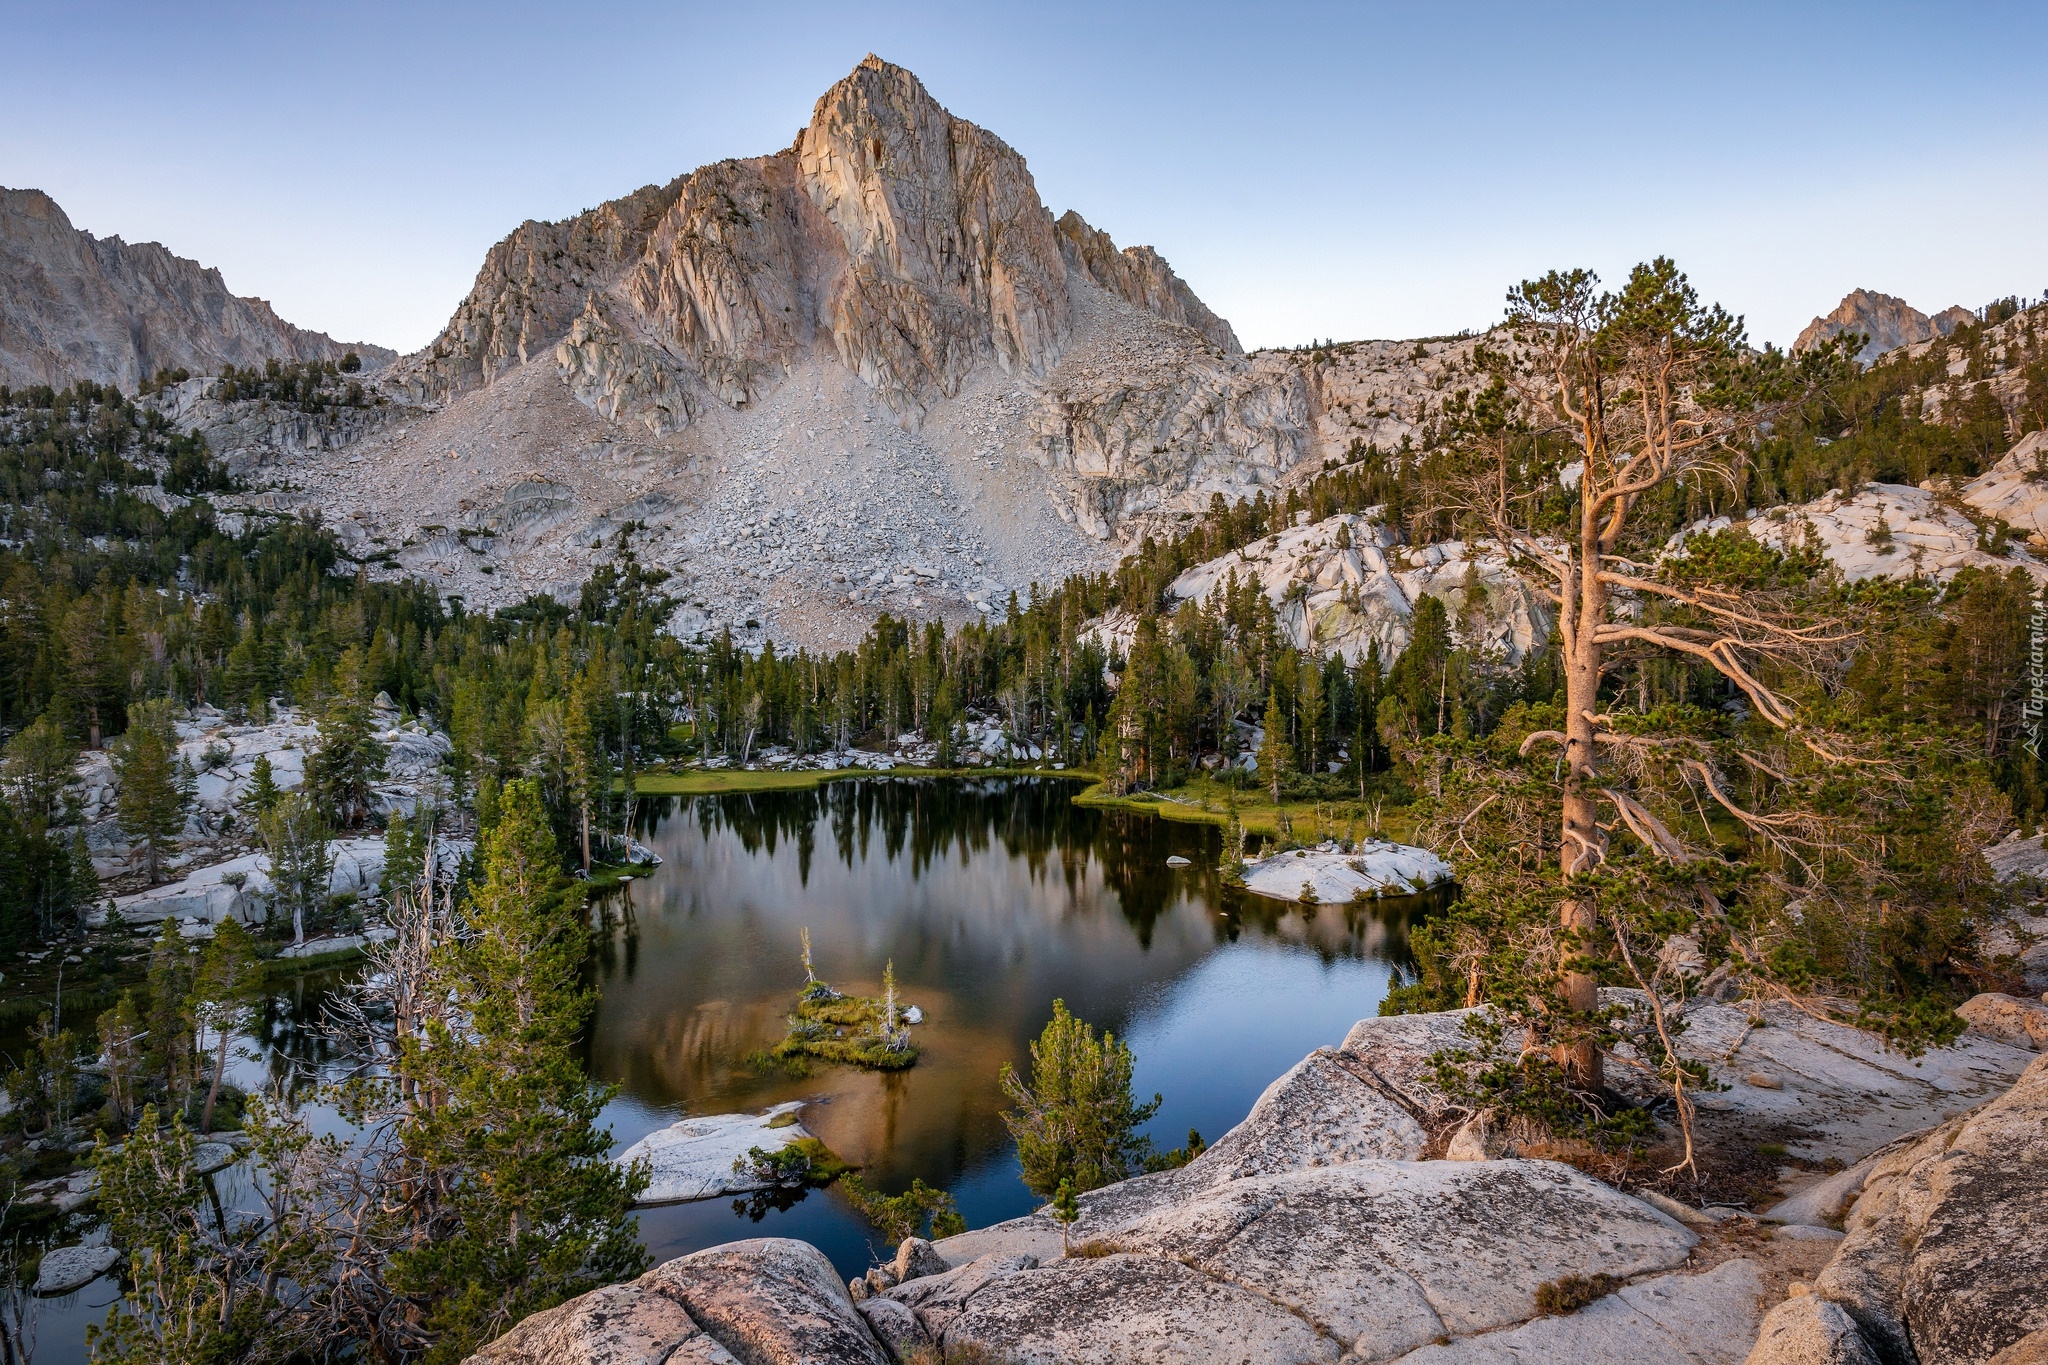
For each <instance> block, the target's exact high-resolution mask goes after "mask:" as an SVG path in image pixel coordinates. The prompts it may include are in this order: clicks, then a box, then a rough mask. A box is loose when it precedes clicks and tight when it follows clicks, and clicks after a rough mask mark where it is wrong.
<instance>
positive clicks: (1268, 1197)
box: [970, 1161, 1698, 1355]
mask: <svg viewBox="0 0 2048 1365" xmlns="http://www.w3.org/2000/svg"><path fill="white" fill-rule="evenodd" d="M1091 1234H1092V1235H1094V1236H1097V1237H1101V1238H1103V1239H1105V1240H1107V1241H1109V1242H1111V1243H1112V1244H1114V1245H1116V1246H1119V1247H1123V1248H1126V1249H1128V1250H1132V1251H1140V1250H1142V1251H1145V1252H1149V1253H1150V1254H1152V1255H1155V1256H1161V1257H1166V1258H1169V1259H1172V1260H1175V1261H1180V1262H1183V1263H1185V1264H1188V1265H1192V1266H1195V1267H1197V1268H1199V1269H1201V1270H1203V1271H1205V1272H1206V1273H1208V1274H1209V1275H1211V1276H1214V1277H1216V1278H1217V1279H1220V1280H1224V1281H1227V1282H1229V1283H1232V1284H1236V1285H1240V1286H1242V1287H1244V1288H1246V1289H1249V1290H1252V1291H1253V1292H1255V1293H1257V1294H1259V1295H1261V1296H1263V1297H1265V1298H1268V1299H1271V1300H1272V1301H1274V1302H1276V1303H1281V1304H1284V1305H1286V1306H1287V1307H1289V1308H1290V1309H1292V1310H1294V1311H1295V1312H1298V1313H1300V1314H1302V1315H1303V1316H1305V1317H1306V1318H1308V1320H1309V1321H1311V1322H1313V1323H1314V1324H1316V1326H1317V1328H1318V1329H1319V1330H1321V1331H1324V1332H1327V1333H1330V1334H1331V1335H1334V1336H1336V1337H1337V1338H1339V1339H1340V1340H1342V1341H1344V1342H1345V1343H1346V1344H1347V1345H1348V1346H1349V1347H1350V1348H1351V1349H1352V1350H1354V1351H1357V1352H1359V1353H1360V1354H1369V1353H1370V1354H1377V1355H1391V1354H1395V1353H1398V1352H1399V1351H1404V1350H1410V1349H1413V1348H1415V1347H1418V1346H1421V1345H1424V1344H1426V1343H1428V1342H1430V1341H1433V1340H1435V1339H1436V1338H1437V1337H1439V1336H1441V1335H1444V1334H1446V1333H1448V1334H1450V1335H1453V1336H1462V1335H1467V1334H1470V1333H1473V1332H1484V1331H1491V1330H1493V1329H1496V1328H1499V1327H1503V1326H1507V1325H1509V1324H1512V1323H1516V1322H1520V1321H1522V1320H1523V1319H1525V1318H1527V1317H1529V1316H1530V1315H1531V1314H1532V1313H1533V1312H1535V1296H1536V1290H1537V1287H1538V1286H1539V1285H1541V1284H1543V1283H1544V1282H1546V1281H1548V1280H1554V1279H1557V1278H1559V1277H1560V1276H1564V1275H1594V1274H1603V1273H1604V1274H1609V1275H1614V1276H1617V1277H1626V1276H1631V1275H1640V1274H1645V1273H1649V1272H1654V1271H1659V1270H1669V1269H1671V1268H1673V1267H1675V1266H1678V1265H1681V1264H1683V1263H1684V1261H1685V1259H1686V1257H1687V1255H1688V1254H1689V1253H1690V1251H1691V1249H1692V1247H1693V1245H1694V1243H1695V1242H1696V1241H1697V1240H1698V1239H1697V1238H1696V1237H1695V1236H1694V1235H1693V1234H1692V1233H1690V1232H1688V1231H1686V1230H1685V1228H1683V1227H1681V1226H1680V1225H1679V1224H1678V1223H1677V1222H1675V1221H1674V1220H1672V1219H1670V1218H1668V1217H1666V1216H1664V1215H1663V1214H1661V1213H1659V1212H1657V1211H1656V1210H1654V1209H1651V1208H1650V1207H1648V1206H1647V1205H1645V1204H1643V1203H1641V1202H1640V1201H1638V1200H1634V1199H1631V1198H1629V1197H1628V1196H1626V1195H1624V1194H1621V1193H1619V1192H1618V1191H1616V1190H1614V1189H1611V1188H1610V1187H1608V1186H1606V1185H1603V1184H1601V1183H1600V1182H1599V1181H1597V1180H1594V1179H1592V1178H1591V1177H1590V1176H1587V1175H1584V1174H1583V1173H1581V1172H1579V1171H1576V1170H1573V1169H1572V1168H1571V1167H1569V1166H1565V1165H1562V1164H1560V1163H1557V1162H1550V1161H1478V1162H1447V1161H1420V1162H1418V1161H1359V1162H1353V1163H1350V1164H1347V1165H1343V1166H1333V1167H1329V1168H1326V1169H1313V1170H1304V1171H1293V1172H1289V1173H1287V1174H1285V1175H1275V1176H1262V1177H1257V1178H1253V1179H1248V1180H1237V1181H1232V1182H1230V1183H1228V1184H1224V1185H1219V1186H1216V1187H1214V1188H1212V1189H1209V1190H1205V1191H1203V1192H1202V1193H1200V1194H1197V1195H1195V1196H1193V1197H1191V1198H1188V1199H1185V1200H1183V1201H1181V1202H1178V1203H1176V1204H1174V1205H1172V1206H1170V1207H1167V1208H1163V1209H1160V1210H1158V1211H1156V1212H1154V1213H1151V1214H1149V1215H1147V1216H1145V1217H1142V1218H1139V1219H1137V1220H1134V1221H1133V1222H1131V1223H1128V1224H1125V1225H1123V1226H1121V1227H1107V1228H1099V1229H1091ZM971 1307H972V1305H971V1304H970V1308H971Z"/></svg>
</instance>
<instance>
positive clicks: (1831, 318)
mask: <svg viewBox="0 0 2048 1365" xmlns="http://www.w3.org/2000/svg"><path fill="white" fill-rule="evenodd" d="M1975 317H1976V314H1974V313H1972V312H1971V311H1970V310H1969V309H1967V308H1963V307H1960V306H1956V307H1951V308H1945V309H1943V310H1942V311H1941V312H1939V313H1936V314H1934V315H1933V316H1931V317H1930V316H1929V315H1928V314H1926V313H1923V312H1921V311H1920V310H1919V309H1917V308H1915V307H1913V306H1912V305H1911V304H1909V303H1907V302H1906V301H1905V300H1904V299H1902V298H1897V297H1895V296H1893V295H1891V294H1880V293H1877V292H1876V291H1874V290H1870V289H1853V290H1851V291H1850V292H1849V293H1848V294H1846V295H1845V296H1843V299H1842V301H1841V303H1839V304H1837V305H1836V306H1835V311H1834V312H1832V313H1829V314H1827V315H1826V316H1825V317H1817V318H1815V319H1814V320H1813V321H1812V322H1810V323H1808V324H1807V325H1806V330H1804V331H1802V332H1801V333H1800V334H1799V339H1798V340H1797V341H1794V342H1793V343H1792V349H1793V350H1794V351H1807V350H1811V349H1813V348H1814V347H1815V346H1818V345H1820V344H1821V343H1822V342H1825V341H1831V340H1833V339H1834V338H1835V337H1838V336H1840V335H1842V333H1844V332H1858V333H1861V334H1862V335H1863V336H1865V337H1867V338H1869V340H1868V342H1867V343H1866V344H1865V345H1864V347H1863V349H1862V350H1861V351H1858V352H1857V353H1856V358H1857V359H1858V360H1860V361H1862V362H1863V363H1864V364H1866V365H1867V364H1869V363H1870V362H1871V361H1873V360H1875V359H1877V358H1878V357H1879V356H1881V355H1883V354H1884V353H1885V352H1886V351H1890V350H1895V349H1897V348H1898V347H1900V346H1911V345H1915V344H1916V343H1919V342H1922V341H1927V340H1929V339H1930V338H1933V337H1937V336H1947V335H1948V334H1949V333H1951V332H1953V331H1955V329H1956V328H1957V327H1959V326H1961V325H1962V324H1963V323H1965V322H1970V321H1973V320H1974V319H1975Z"/></svg>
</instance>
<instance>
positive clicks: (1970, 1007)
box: [1956, 991, 2048, 1052]
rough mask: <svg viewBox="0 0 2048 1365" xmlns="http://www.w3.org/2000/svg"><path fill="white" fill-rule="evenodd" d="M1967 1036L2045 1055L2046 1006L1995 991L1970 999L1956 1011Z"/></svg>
mask: <svg viewBox="0 0 2048 1365" xmlns="http://www.w3.org/2000/svg"><path fill="white" fill-rule="evenodd" d="M1956 1013H1957V1014H1960V1015H1961V1016H1963V1020H1964V1022H1965V1023H1967V1024H1969V1026H1970V1032H1972V1033H1975V1034H1978V1035H1980V1036H1982V1037H1985V1038H1990V1039H1993V1040H1994V1041H1997V1042H2001V1043H2006V1044H2009V1045H2011V1046H2013V1047H2023V1048H2026V1049H2028V1050H2029V1051H2033V1052H2048V1004H2043V1003H2042V1002H2041V1001H2039V1000H2021V999H2019V998H2018V997H2016V996H2011V995H2005V994H2002V993H2000V992H1997V991H1986V992H1985V993H1984V994H1982V995H1977V996H1972V997H1971V998H1970V999H1968V1000H1966V1001H1964V1002H1963V1003H1962V1004H1961V1005H1958V1006H1957V1007H1956Z"/></svg>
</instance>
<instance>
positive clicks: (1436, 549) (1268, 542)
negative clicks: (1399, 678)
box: [1168, 511, 1550, 666]
mask: <svg viewBox="0 0 2048 1365" xmlns="http://www.w3.org/2000/svg"><path fill="white" fill-rule="evenodd" d="M1233 578H1234V579H1235V581H1236V582H1238V583H1241V584H1242V583H1251V584H1255V585H1256V586H1257V588H1258V590H1259V591H1260V592H1262V593H1264V594H1265V597H1266V600H1267V601H1269V602H1271V603H1272V604H1273V607H1274V610H1275V611H1276V612H1277V614H1278V615H1279V618H1280V628H1281V630H1282V631H1283V632H1284V633H1285V634H1286V636H1287V638H1288V639H1289V641H1290V642H1292V643H1293V644H1294V646H1295V647H1296V648H1297V649H1302V650H1313V651H1314V652H1316V653H1319V654H1325V655H1328V654H1332V653H1335V654H1339V655H1341V656H1343V658H1344V660H1345V662H1347V663H1356V662H1357V661H1358V660H1360V659H1362V658H1364V657H1365V655H1366V654H1367V652H1368V651H1370V650H1371V649H1372V648H1373V647H1374V646H1378V648H1379V656H1380V659H1381V662H1382V665H1383V666H1384V665H1389V664H1391V663H1392V661H1393V660H1394V659H1395V658H1397V657H1399V655H1400V653H1401V651H1402V650H1404V649H1406V648H1407V647H1408V640H1409V636H1410V632H1411V622H1412V620H1413V617H1414V614H1415V605H1416V604H1417V603H1418V602H1420V601H1421V600H1422V599H1423V597H1425V596H1429V597H1435V598H1437V599H1439V600H1440V601H1442V602H1443V604H1444V607H1445V611H1446V614H1447V616H1448V617H1449V619H1450V621H1451V623H1452V625H1453V627H1454V628H1455V629H1456V630H1457V631H1458V633H1459V634H1460V636H1461V637H1462V638H1463V639H1464V640H1465V641H1467V642H1468V643H1469V644H1470V645H1472V646H1473V647H1476V648H1478V649H1481V650H1484V651H1488V652H1490V653H1492V654H1494V655H1495V656H1496V657H1497V658H1499V659H1500V660H1502V661H1503V662H1507V663H1513V662H1515V661H1517V660H1519V659H1520V658H1521V657H1522V656H1523V655H1524V654H1526V653H1528V652H1529V651H1530V650H1531V649H1533V648H1535V647H1536V646H1537V645H1539V644H1541V643H1542V641H1543V639H1544V638H1545V637H1546V636H1547V635H1548V634H1549V633H1550V610H1549V608H1548V606H1547V605H1546V604H1545V603H1544V602H1543V600H1542V599H1541V598H1540V597H1538V596H1537V595H1536V594H1535V593H1534V592H1532V591H1531V590H1530V589H1529V587H1528V585H1527V584H1526V583H1524V582H1523V580H1522V578H1521V575H1519V574H1518V573H1516V572H1515V570H1514V568H1513V567H1512V565H1510V563H1509V562H1508V557H1507V556H1506V555H1505V554H1503V553H1501V551H1500V549H1499V547H1498V546H1495V545H1494V544H1492V543H1491V542H1487V541H1471V542H1466V541H1457V540H1452V541H1443V542H1440V543H1438V544H1435V545H1423V546H1404V545H1402V544H1400V543H1399V537H1398V533H1397V532H1396V531H1395V530H1394V528H1392V527H1389V526H1387V525H1385V524H1384V523H1383V522H1381V521H1380V520H1379V518H1378V516H1377V515H1376V514H1375V512H1372V511H1367V512H1363V513H1340V514H1339V515H1337V516H1333V517H1326V518H1324V519H1323V520H1322V521H1318V522H1306V523H1304V524H1302V525H1298V526H1291V527H1289V528H1287V529H1286V530H1284V531H1281V532H1279V533H1277V534H1275V535H1270V536H1266V537H1264V538H1262V539H1260V540H1256V541H1254V542H1252V543H1251V544H1250V545H1247V546H1245V547H1244V548H1243V549H1241V550H1233V551H1231V552H1230V553H1229V554H1226V555H1220V556H1218V557H1217V558H1215V559H1211V560H1207V561H1205V562H1204V563H1201V564H1197V565H1195V566H1194V567H1193V568H1191V569H1188V570H1186V571H1184V572H1183V573H1182V574H1181V575H1180V577H1178V578H1176V579H1174V580H1173V583H1172V584H1171V585H1170V586H1169V588H1168V592H1169V593H1171V594H1172V596H1173V597H1174V598H1176V599H1178V600H1179V601H1183V602H1187V601H1197V600H1207V599H1209V598H1211V597H1212V596H1214V595H1216V594H1217V593H1218V592H1219V590H1227V589H1228V587H1229V585H1230V583H1231V582H1232V580H1233Z"/></svg>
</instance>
